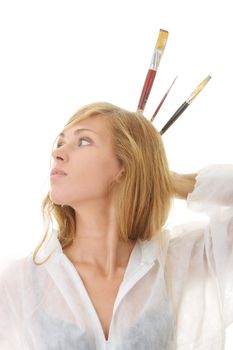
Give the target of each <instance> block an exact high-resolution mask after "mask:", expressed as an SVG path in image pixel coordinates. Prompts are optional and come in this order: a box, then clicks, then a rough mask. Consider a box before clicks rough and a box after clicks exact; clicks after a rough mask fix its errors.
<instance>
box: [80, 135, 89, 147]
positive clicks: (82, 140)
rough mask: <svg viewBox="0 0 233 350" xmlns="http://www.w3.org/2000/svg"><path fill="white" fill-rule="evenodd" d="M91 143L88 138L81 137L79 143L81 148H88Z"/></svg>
mask: <svg viewBox="0 0 233 350" xmlns="http://www.w3.org/2000/svg"><path fill="white" fill-rule="evenodd" d="M90 143H91V141H90V140H89V139H88V138H86V137H81V138H80V139H79V141H78V145H79V146H88V145H89V144H90Z"/></svg>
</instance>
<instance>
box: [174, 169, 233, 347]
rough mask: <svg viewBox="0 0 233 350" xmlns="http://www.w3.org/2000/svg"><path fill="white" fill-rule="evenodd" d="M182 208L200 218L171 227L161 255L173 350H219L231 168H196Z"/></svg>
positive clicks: (232, 265)
mask: <svg viewBox="0 0 233 350" xmlns="http://www.w3.org/2000/svg"><path fill="white" fill-rule="evenodd" d="M187 205H188V208H189V209H191V210H194V211H196V212H198V213H200V214H202V215H200V218H201V219H200V220H198V219H195V220H194V221H193V222H189V223H184V224H182V225H178V226H176V227H174V228H173V229H172V231H171V237H170V241H169V247H168V255H167V265H168V281H170V282H171V287H170V290H171V297H172V301H173V305H174V310H175V315H176V319H177V349H179V350H184V349H189V348H190V349H191V348H192V349H201V350H203V349H205V350H209V349H210V350H215V349H216V350H219V349H223V348H224V342H225V332H224V330H225V328H226V327H227V326H228V325H229V324H231V323H232V322H233V165H211V166H208V167H205V168H204V169H202V170H201V171H200V172H199V173H198V175H197V177H196V184H195V188H194V190H193V192H192V193H190V194H189V195H188V198H187ZM203 215H204V218H203ZM169 271H170V272H169ZM169 276H170V277H169Z"/></svg>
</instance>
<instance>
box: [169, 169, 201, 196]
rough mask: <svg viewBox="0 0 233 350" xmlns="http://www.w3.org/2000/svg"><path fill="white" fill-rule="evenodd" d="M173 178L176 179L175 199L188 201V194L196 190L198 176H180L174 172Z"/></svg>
mask: <svg viewBox="0 0 233 350" xmlns="http://www.w3.org/2000/svg"><path fill="white" fill-rule="evenodd" d="M172 176H173V179H174V188H175V197H176V198H178V199H187V196H188V194H189V193H191V192H193V190H194V186H195V184H196V177H197V174H195V173H193V174H178V173H175V172H172Z"/></svg>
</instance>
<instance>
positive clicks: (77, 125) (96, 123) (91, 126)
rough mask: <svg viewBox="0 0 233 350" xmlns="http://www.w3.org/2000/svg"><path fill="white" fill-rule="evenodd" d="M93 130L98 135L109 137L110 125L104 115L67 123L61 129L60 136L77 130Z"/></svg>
mask: <svg viewBox="0 0 233 350" xmlns="http://www.w3.org/2000/svg"><path fill="white" fill-rule="evenodd" d="M81 129H84V130H83V131H89V132H93V133H95V134H97V135H99V136H104V135H105V136H108V137H111V131H110V125H109V123H108V121H107V120H106V118H105V117H104V116H101V115H100V116H93V117H89V118H86V119H83V120H77V121H74V122H72V124H70V125H67V126H66V127H65V128H64V130H63V131H62V133H61V134H62V136H65V135H69V134H74V133H77V132H78V131H79V130H81Z"/></svg>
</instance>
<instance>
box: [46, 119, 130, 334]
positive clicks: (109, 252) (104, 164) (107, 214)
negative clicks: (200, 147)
mask: <svg viewBox="0 0 233 350" xmlns="http://www.w3.org/2000/svg"><path fill="white" fill-rule="evenodd" d="M77 129H91V130H92V132H91V131H82V132H80V133H78V134H77V131H76V130H77ZM52 158H53V164H52V167H53V168H54V167H56V168H59V169H60V170H63V171H65V172H66V173H67V176H57V177H56V176H55V177H52V178H51V181H50V182H51V185H50V198H51V200H52V201H53V202H54V203H57V204H66V205H70V206H71V207H72V208H74V210H75V213H76V222H77V232H76V238H75V240H74V243H73V244H72V245H71V246H69V247H68V248H66V249H64V250H63V252H64V254H66V256H67V257H68V258H69V259H70V261H71V262H72V263H73V265H74V266H75V268H76V269H77V271H78V272H79V274H80V276H81V278H82V280H83V283H84V285H85V287H86V290H87V292H88V294H89V297H90V299H91V301H92V303H93V306H94V308H95V310H96V312H97V314H98V316H99V319H100V322H101V325H102V328H103V332H104V335H105V337H106V338H107V337H108V331H109V326H110V322H111V317H112V310H113V305H114V301H115V298H116V295H117V292H118V289H119V286H120V284H121V282H122V279H123V276H124V272H125V269H126V266H127V264H128V260H129V257H130V254H131V251H132V249H133V247H134V243H123V242H122V241H120V240H119V239H118V228H117V223H116V218H115V205H114V192H113V191H111V192H109V190H108V189H109V185H110V184H111V183H112V182H113V181H116V183H119V181H120V176H121V174H122V171H124V169H123V168H122V166H121V165H120V163H119V161H118V159H117V158H116V157H115V154H114V151H113V144H112V137H111V134H110V133H109V128H108V125H107V123H106V120H105V119H104V118H100V117H92V118H89V119H86V120H84V121H81V122H78V123H76V124H74V125H73V126H71V127H70V128H69V129H67V130H66V131H65V135H64V136H61V137H60V138H59V140H58V148H56V149H55V150H54V152H53V154H52ZM80 184H81V185H80Z"/></svg>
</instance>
